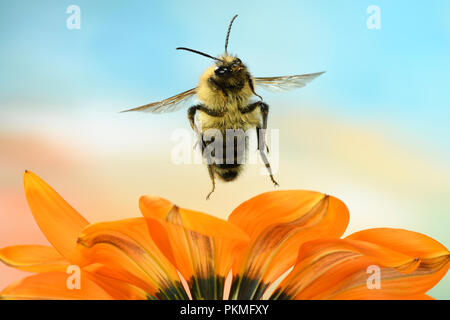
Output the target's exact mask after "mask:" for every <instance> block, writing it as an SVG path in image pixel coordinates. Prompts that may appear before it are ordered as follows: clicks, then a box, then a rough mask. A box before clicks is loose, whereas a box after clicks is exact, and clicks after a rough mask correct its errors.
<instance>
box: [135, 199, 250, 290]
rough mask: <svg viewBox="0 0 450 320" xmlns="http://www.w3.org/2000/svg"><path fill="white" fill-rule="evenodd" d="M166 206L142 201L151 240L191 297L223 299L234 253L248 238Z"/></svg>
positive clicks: (222, 223) (158, 201) (223, 225)
mask: <svg viewBox="0 0 450 320" xmlns="http://www.w3.org/2000/svg"><path fill="white" fill-rule="evenodd" d="M168 203H169V202H168V201H167V200H164V199H161V198H155V197H142V198H141V201H140V208H141V211H142V214H143V215H144V216H145V217H146V218H147V223H148V227H149V230H150V234H151V235H152V237H153V240H154V241H155V243H156V244H157V245H158V246H159V247H160V249H161V251H162V252H164V253H165V254H166V256H167V258H168V259H169V260H171V261H172V262H173V263H174V264H175V266H176V267H177V269H178V270H179V271H180V273H181V274H182V276H183V277H184V278H185V279H186V280H187V282H188V284H189V286H190V288H191V293H192V296H193V297H194V298H210V299H217V298H222V294H223V288H224V282H225V278H226V276H227V275H228V273H229V271H230V269H231V266H232V264H233V260H234V258H235V254H237V253H238V252H239V251H240V250H242V249H243V248H245V247H246V246H247V245H248V236H247V235H246V234H245V233H244V232H243V231H242V230H240V229H239V228H237V227H236V226H234V225H232V224H230V223H228V222H227V221H224V220H221V219H218V218H215V217H212V216H209V215H207V214H204V213H201V212H196V211H191V210H187V209H182V208H178V207H177V206H174V205H172V206H171V207H170V208H169V205H168ZM161 204H162V206H161ZM167 209H169V210H167ZM164 212H165V214H161V213H164Z"/></svg>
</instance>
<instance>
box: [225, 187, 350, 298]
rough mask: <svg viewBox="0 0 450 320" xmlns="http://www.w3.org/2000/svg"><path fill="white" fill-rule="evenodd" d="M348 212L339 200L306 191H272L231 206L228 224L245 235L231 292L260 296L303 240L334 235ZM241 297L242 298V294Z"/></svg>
mask: <svg viewBox="0 0 450 320" xmlns="http://www.w3.org/2000/svg"><path fill="white" fill-rule="evenodd" d="M348 220H349V214H348V209H347V207H346V206H345V204H344V203H343V202H341V201H340V200H339V199H337V198H334V197H331V196H327V195H324V194H322V193H318V192H312V191H301V190H295V191H276V192H268V193H264V194H261V195H259V196H256V197H254V198H252V199H250V200H248V201H246V202H244V203H243V204H241V205H240V206H239V207H237V208H236V209H235V210H234V211H233V213H232V214H231V216H230V217H229V221H230V222H231V223H233V224H235V225H236V226H238V227H240V228H241V229H242V230H244V231H245V232H247V234H248V235H249V236H250V239H251V243H252V244H251V246H250V247H249V249H248V251H247V252H246V253H245V255H244V256H243V257H241V258H240V261H238V262H239V263H238V264H236V265H235V266H233V271H234V272H235V273H236V275H235V278H236V279H239V280H238V281H240V283H239V284H236V285H235V287H234V288H235V294H236V293H237V292H238V291H239V292H240V295H238V296H236V297H237V298H240V299H253V298H260V297H261V296H262V295H263V292H264V290H265V289H266V288H267V286H268V285H269V284H270V283H271V282H273V281H274V280H275V279H277V278H278V277H280V276H281V275H282V274H283V273H285V272H286V271H287V270H288V269H289V268H290V267H292V265H293V264H294V262H295V258H296V256H297V253H298V249H299V247H300V246H301V245H302V244H303V243H305V242H306V241H310V240H314V239H320V238H338V237H340V236H341V235H342V234H343V233H344V231H345V229H346V227H347V224H348ZM242 294H245V295H242Z"/></svg>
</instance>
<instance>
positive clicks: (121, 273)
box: [78, 218, 185, 299]
mask: <svg viewBox="0 0 450 320" xmlns="http://www.w3.org/2000/svg"><path fill="white" fill-rule="evenodd" d="M78 243H79V247H78V249H79V252H80V254H81V256H82V264H81V265H82V266H86V265H89V264H94V263H96V264H102V265H103V266H104V267H103V268H102V274H103V275H105V276H108V277H110V278H115V279H117V280H121V281H125V282H129V283H130V284H133V285H135V286H137V287H140V288H141V289H142V290H144V291H146V292H147V293H148V294H150V295H157V296H158V295H160V296H159V298H161V299H164V298H166V299H169V298H171V299H176V298H185V292H184V290H182V285H181V283H180V281H179V277H178V273H177V271H176V269H175V267H174V266H173V265H172V264H171V263H170V262H169V261H168V260H167V259H166V257H165V256H164V254H162V253H161V252H160V250H159V249H158V247H157V246H156V245H155V243H154V242H153V241H152V239H151V238H150V235H149V233H148V228H147V224H146V220H145V219H144V218H135V219H126V220H121V221H114V222H102V223H95V224H91V225H89V226H88V227H87V228H86V229H84V230H83V232H82V233H81V235H80V238H79V240H78ZM178 290H180V291H181V292H178ZM172 291H173V292H172ZM172 293H175V294H176V295H175V296H172Z"/></svg>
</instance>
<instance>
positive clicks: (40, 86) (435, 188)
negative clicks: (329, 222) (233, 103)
mask: <svg viewBox="0 0 450 320" xmlns="http://www.w3.org/2000/svg"><path fill="white" fill-rule="evenodd" d="M70 4H77V5H79V6H80V8H81V30H68V29H67V28H66V19H67V17H68V15H67V14H66V13H65V11H66V8H67V6H68V5H70ZM371 4H376V5H378V6H379V7H380V8H381V14H382V15H381V19H382V20H381V22H382V28H381V30H368V29H367V28H366V19H367V17H368V15H367V14H366V8H367V7H368V6H369V5H371ZM235 13H238V14H239V17H238V19H237V20H236V22H235V26H234V28H233V30H232V34H231V39H230V46H229V51H231V52H233V53H236V54H238V55H239V56H240V58H241V59H242V60H243V61H244V62H245V63H247V64H248V66H249V67H250V70H251V71H252V72H253V73H254V74H255V75H258V76H270V75H283V74H295V73H307V72H316V71H322V70H326V71H327V73H326V74H325V75H323V76H322V77H320V78H318V79H317V80H315V81H314V82H313V83H312V84H311V85H309V86H308V87H307V88H304V89H301V90H298V91H295V92H290V93H283V94H274V93H266V92H263V91H261V90H259V91H258V92H259V93H260V94H262V95H263V96H264V98H265V100H266V102H268V103H269V104H270V105H271V115H270V119H269V127H270V128H275V129H279V130H280V155H279V158H280V170H279V172H278V174H277V175H276V177H277V179H278V180H279V182H280V184H281V188H282V189H310V190H317V191H321V192H325V193H329V194H332V195H335V196H337V197H339V198H341V199H342V200H343V201H344V202H345V203H346V204H347V205H348V207H349V209H350V213H351V220H350V226H349V230H348V232H347V234H348V233H350V232H353V231H356V230H360V229H364V228H371V227H383V226H387V227H401V228H407V229H410V230H414V231H418V232H421V233H425V234H427V235H430V236H432V237H434V238H436V239H437V240H439V241H440V242H442V243H443V244H445V245H446V246H449V244H450V233H449V232H448V230H449V227H450V216H449V212H450V205H449V202H448V199H449V196H450V165H449V163H450V130H449V128H448V123H449V120H450V108H449V107H450V104H449V98H448V88H447V87H448V83H449V74H450V64H449V63H448V57H449V56H450V23H449V21H450V4H449V3H448V1H444V0H442V1H428V2H426V3H425V2H424V3H421V4H419V3H417V4H416V3H415V4H411V3H410V2H409V1H395V3H393V2H392V1H357V0H354V1H350V0H348V1H340V2H339V3H338V2H337V1H277V2H275V3H272V2H264V1H258V2H254V3H250V2H245V3H244V2H242V1H227V2H221V3H217V4H213V3H212V2H210V1H194V2H189V3H187V2H186V3H185V2H181V1H171V2H164V3H163V2H151V1H127V2H125V1H124V2H122V3H121V4H120V3H119V2H113V3H111V2H110V1H75V2H73V1H39V3H37V2H31V1H15V2H9V3H6V2H2V3H1V4H0V35H1V39H2V41H1V42H0V70H1V73H0V247H3V246H7V245H13V244H29V243H42V244H45V243H47V242H46V239H45V238H44V236H43V235H42V234H41V233H40V231H39V229H38V227H37V226H36V224H35V222H34V221H33V218H32V216H31V214H30V212H29V209H28V207H27V204H26V201H25V198H24V195H23V186H22V175H23V172H24V170H25V169H29V170H32V171H34V172H35V173H36V174H38V175H40V176H41V177H42V178H43V179H45V180H46V181H47V182H48V183H49V184H50V185H52V186H53V187H54V188H55V189H56V190H57V191H58V192H60V194H61V195H63V196H64V197H65V198H66V199H67V200H68V201H69V202H70V203H71V204H72V205H73V206H74V207H75V208H76V209H78V210H79V211H80V212H81V213H82V214H83V215H84V216H85V217H86V218H87V219H88V220H89V221H91V222H95V221H101V220H114V219H121V218H127V217H134V216H139V211H138V198H139V196H140V195H143V194H156V195H160V196H163V197H166V198H168V199H170V200H172V201H173V202H175V203H177V204H178V205H180V206H185V207H189V208H193V209H197V210H202V211H205V212H208V213H211V214H214V215H216V216H219V217H222V218H226V217H227V215H228V214H229V213H230V212H231V210H232V209H233V208H234V207H236V206H237V205H238V204H239V203H240V202H242V201H244V200H246V199H248V198H250V197H251V196H254V195H256V194H258V193H261V192H265V191H270V190H273V186H272V184H271V183H270V181H269V179H268V177H267V176H262V175H260V174H259V170H260V167H258V166H249V167H248V168H247V170H246V171H245V173H244V175H243V176H242V177H241V179H239V180H238V181H236V182H234V183H230V184H223V183H221V184H218V186H217V189H216V193H215V194H213V196H212V199H211V200H210V201H205V195H206V194H207V193H208V191H209V189H210V181H209V177H208V173H207V170H206V169H205V167H203V166H202V165H179V166H177V165H175V164H173V163H172V162H171V150H172V148H173V146H174V145H175V142H173V141H171V139H170V138H171V135H172V133H173V131H174V130H175V129H180V128H182V129H188V128H189V125H188V123H187V120H186V113H185V112H184V111H181V112H178V113H174V114H167V115H149V114H119V113H118V111H120V110H122V109H124V108H127V107H132V106H137V105H140V104H144V103H147V102H150V101H155V100H159V99H162V98H165V97H168V96H170V95H173V94H176V93H178V92H180V91H183V90H186V89H189V88H191V87H193V86H195V85H196V82H197V81H198V77H199V76H200V74H201V72H202V71H203V70H204V69H205V68H206V67H207V66H208V65H209V64H210V61H208V60H207V59H205V58H203V57H200V56H196V55H193V54H190V53H185V52H176V51H175V50H174V48H175V47H177V46H189V47H192V48H194V49H198V50H203V51H206V52H208V53H210V54H219V53H221V52H222V50H223V43H224V37H225V31H226V26H227V24H228V22H229V20H230V18H231V17H232V16H233V14H235ZM252 152H255V151H254V150H253V151H252ZM24 274H25V273H22V272H19V271H16V270H12V269H10V268H8V267H5V266H3V265H1V266H0V288H3V287H5V286H6V285H7V284H8V283H10V282H12V281H15V280H17V279H19V278H20V277H22V276H23V275H24ZM431 294H432V296H434V297H436V298H441V299H449V298H450V277H449V276H448V275H447V277H446V278H445V279H444V280H443V281H442V282H441V283H440V284H439V285H438V286H437V287H436V288H434V289H433V290H432V292H431Z"/></svg>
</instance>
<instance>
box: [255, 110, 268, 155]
mask: <svg viewBox="0 0 450 320" xmlns="http://www.w3.org/2000/svg"><path fill="white" fill-rule="evenodd" d="M259 110H261V114H262V118H263V121H262V128H261V129H262V131H260V130H261V129H259V130H257V134H258V135H257V137H258V150H261V149H264V147H266V150H267V153H269V147H268V146H267V143H266V129H267V118H268V116H269V105H268V104H267V103H264V102H260V107H259ZM259 139H261V143H260V141H259Z"/></svg>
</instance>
